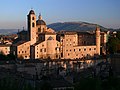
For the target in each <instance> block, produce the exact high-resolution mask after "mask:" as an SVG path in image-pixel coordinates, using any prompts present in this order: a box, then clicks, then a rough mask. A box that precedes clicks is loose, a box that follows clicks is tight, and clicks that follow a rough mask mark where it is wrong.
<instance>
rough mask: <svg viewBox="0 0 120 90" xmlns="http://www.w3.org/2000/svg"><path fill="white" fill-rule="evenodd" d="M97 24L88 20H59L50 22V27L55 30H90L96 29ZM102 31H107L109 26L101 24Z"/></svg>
mask: <svg viewBox="0 0 120 90" xmlns="http://www.w3.org/2000/svg"><path fill="white" fill-rule="evenodd" d="M96 26H97V24H92V23H87V22H63V23H61V22H58V23H53V24H49V25H48V27H49V28H52V29H54V30H55V31H60V30H68V31H90V30H95V28H96ZM99 26H100V25H99ZM100 28H101V30H102V31H106V30H107V28H104V27H102V26H100Z"/></svg>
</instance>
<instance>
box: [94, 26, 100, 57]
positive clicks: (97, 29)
mask: <svg viewBox="0 0 120 90" xmlns="http://www.w3.org/2000/svg"><path fill="white" fill-rule="evenodd" d="M95 32H96V53H97V54H98V55H100V27H99V26H97V27H96V31H95Z"/></svg>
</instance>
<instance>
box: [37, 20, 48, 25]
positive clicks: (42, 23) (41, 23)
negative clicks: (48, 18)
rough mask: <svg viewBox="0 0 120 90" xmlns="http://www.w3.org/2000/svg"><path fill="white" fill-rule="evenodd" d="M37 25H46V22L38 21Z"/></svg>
mask: <svg viewBox="0 0 120 90" xmlns="http://www.w3.org/2000/svg"><path fill="white" fill-rule="evenodd" d="M36 24H37V25H46V23H45V21H43V20H37V21H36Z"/></svg>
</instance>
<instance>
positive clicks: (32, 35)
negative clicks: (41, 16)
mask: <svg viewBox="0 0 120 90" xmlns="http://www.w3.org/2000/svg"><path fill="white" fill-rule="evenodd" d="M27 19H28V34H29V35H28V40H29V41H31V45H33V44H34V43H36V15H35V12H34V11H33V10H30V12H29V14H28V15H27Z"/></svg>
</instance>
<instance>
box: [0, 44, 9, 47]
mask: <svg viewBox="0 0 120 90" xmlns="http://www.w3.org/2000/svg"><path fill="white" fill-rule="evenodd" d="M10 46H11V44H0V47H10Z"/></svg>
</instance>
